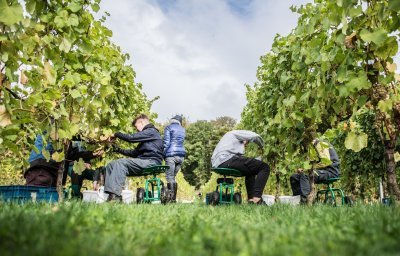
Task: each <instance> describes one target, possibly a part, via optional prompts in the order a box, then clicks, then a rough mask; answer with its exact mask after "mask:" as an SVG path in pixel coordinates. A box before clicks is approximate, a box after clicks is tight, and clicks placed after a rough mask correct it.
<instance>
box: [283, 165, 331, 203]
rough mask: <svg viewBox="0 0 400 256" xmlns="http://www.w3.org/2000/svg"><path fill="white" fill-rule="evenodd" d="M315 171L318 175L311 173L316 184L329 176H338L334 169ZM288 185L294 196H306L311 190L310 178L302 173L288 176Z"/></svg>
mask: <svg viewBox="0 0 400 256" xmlns="http://www.w3.org/2000/svg"><path fill="white" fill-rule="evenodd" d="M316 172H317V173H318V175H316V174H314V175H313V177H314V182H315V183H316V184H319V183H323V182H324V181H327V180H328V179H330V178H337V177H339V173H338V172H337V171H335V170H316ZM290 186H291V187H292V192H293V195H294V196H297V195H301V196H303V197H306V196H308V195H309V194H310V192H311V186H310V178H309V176H308V175H307V174H304V173H295V174H293V175H292V176H290Z"/></svg>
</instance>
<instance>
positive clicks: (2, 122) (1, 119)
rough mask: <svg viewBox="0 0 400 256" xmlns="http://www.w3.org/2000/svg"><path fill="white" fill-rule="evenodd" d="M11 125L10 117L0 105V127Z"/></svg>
mask: <svg viewBox="0 0 400 256" xmlns="http://www.w3.org/2000/svg"><path fill="white" fill-rule="evenodd" d="M10 124H11V116H10V114H9V113H8V111H7V109H6V107H5V106H4V105H0V126H1V127H6V126H7V125H10Z"/></svg>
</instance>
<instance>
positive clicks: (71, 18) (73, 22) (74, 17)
mask: <svg viewBox="0 0 400 256" xmlns="http://www.w3.org/2000/svg"><path fill="white" fill-rule="evenodd" d="M68 25H70V26H73V27H75V26H78V25H79V18H78V16H77V15H76V14H71V16H69V18H68Z"/></svg>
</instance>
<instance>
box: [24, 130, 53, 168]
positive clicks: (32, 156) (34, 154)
mask: <svg viewBox="0 0 400 256" xmlns="http://www.w3.org/2000/svg"><path fill="white" fill-rule="evenodd" d="M44 134H46V133H44ZM34 146H35V148H36V149H37V150H38V152H36V151H35V150H32V151H31V154H30V155H29V159H28V161H29V163H32V162H33V161H35V160H37V159H45V157H44V155H43V154H42V150H43V147H44V142H43V137H42V135H40V134H38V135H36V139H35V142H34ZM44 150H46V151H48V152H49V154H50V155H52V154H53V153H54V148H53V145H52V144H51V141H50V139H49V140H48V141H47V145H46V147H45V148H44Z"/></svg>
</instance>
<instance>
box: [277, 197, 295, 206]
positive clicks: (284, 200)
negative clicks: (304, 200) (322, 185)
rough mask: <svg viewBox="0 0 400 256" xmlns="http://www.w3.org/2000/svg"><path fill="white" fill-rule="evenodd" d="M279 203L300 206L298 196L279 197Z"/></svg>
mask: <svg viewBox="0 0 400 256" xmlns="http://www.w3.org/2000/svg"><path fill="white" fill-rule="evenodd" d="M279 201H280V202H281V203H282V204H291V205H298V204H300V195H298V196H279Z"/></svg>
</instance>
